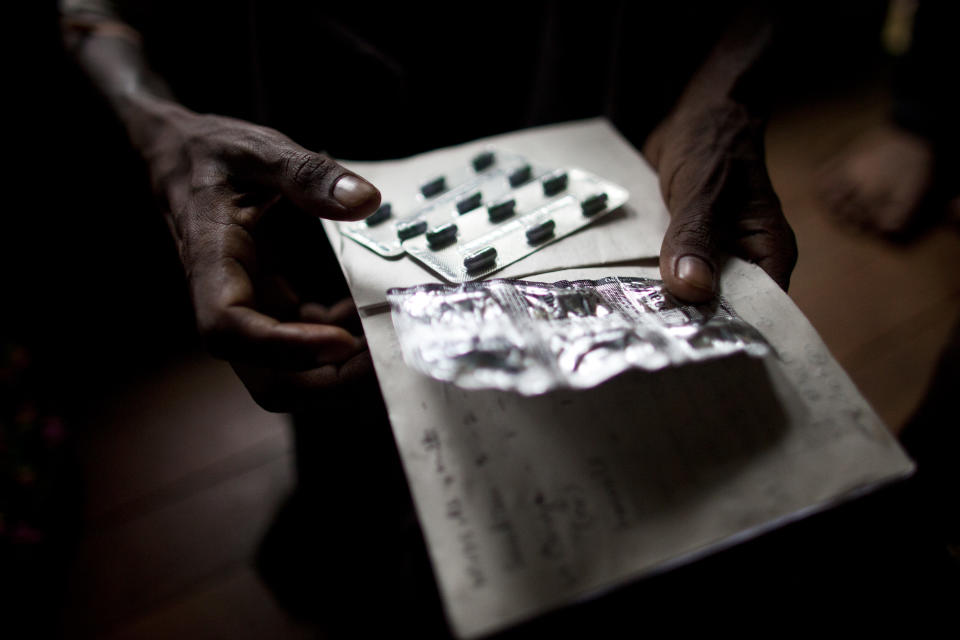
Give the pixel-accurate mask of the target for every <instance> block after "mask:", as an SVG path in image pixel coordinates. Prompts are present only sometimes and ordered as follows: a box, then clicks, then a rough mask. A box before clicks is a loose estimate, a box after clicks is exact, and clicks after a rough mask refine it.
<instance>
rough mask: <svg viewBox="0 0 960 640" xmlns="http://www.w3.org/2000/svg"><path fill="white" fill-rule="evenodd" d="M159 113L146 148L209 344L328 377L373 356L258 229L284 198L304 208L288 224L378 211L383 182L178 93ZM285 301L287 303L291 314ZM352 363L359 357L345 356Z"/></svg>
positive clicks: (244, 358)
mask: <svg viewBox="0 0 960 640" xmlns="http://www.w3.org/2000/svg"><path fill="white" fill-rule="evenodd" d="M154 114H155V116H156V117H155V119H154V121H153V122H154V124H153V125H152V126H151V130H150V135H149V136H148V137H147V141H146V142H145V143H143V144H141V145H139V146H140V148H141V151H142V152H143V155H144V157H145V159H146V161H147V164H148V168H149V171H150V177H151V180H152V183H153V186H154V190H155V192H156V194H157V196H158V197H159V199H160V201H161V203H162V204H163V205H164V210H165V211H166V213H167V220H168V223H169V224H170V227H171V230H172V231H173V235H174V238H175V240H176V243H177V248H178V251H179V254H180V259H181V261H182V262H183V266H184V269H185V271H186V275H187V279H188V283H189V287H190V292H191V295H192V298H193V303H194V307H195V310H196V317H197V324H198V327H199V330H200V333H201V335H202V337H203V339H204V341H205V343H206V344H207V346H208V348H209V350H210V351H211V352H212V353H213V354H214V355H216V356H218V357H222V358H224V359H227V360H229V361H231V363H233V364H234V366H235V368H236V367H237V366H238V365H239V366H240V367H241V368H244V367H247V368H249V367H252V368H255V369H260V370H279V371H288V372H301V374H302V373H305V372H309V371H320V372H322V373H316V374H315V375H314V378H316V379H317V380H318V381H319V382H322V383H323V384H325V385H329V384H335V383H336V382H338V380H339V379H340V377H341V375H347V374H348V373H349V371H352V370H354V369H355V365H356V362H357V361H358V359H359V360H360V361H363V362H365V363H369V354H368V353H367V352H366V346H365V342H364V341H363V339H362V338H360V337H358V335H359V332H358V331H355V332H351V331H350V330H349V329H348V327H346V326H345V325H344V324H343V323H342V322H338V321H337V320H339V318H338V317H334V316H336V314H334V316H331V315H330V314H329V313H328V312H327V311H323V312H320V311H319V310H318V308H316V306H315V305H314V306H310V305H309V303H310V302H311V300H310V298H309V297H304V296H302V295H300V292H299V291H298V290H297V287H296V282H297V281H296V280H291V279H290V278H289V277H288V275H289V274H277V273H272V272H270V271H269V270H268V269H266V268H265V266H266V265H265V264H264V259H263V258H264V255H265V253H266V251H265V247H263V246H261V245H262V241H261V240H260V234H258V233H256V229H257V227H258V223H260V222H261V220H262V219H263V218H264V216H270V215H271V209H274V208H275V205H277V203H278V202H279V201H280V200H281V199H283V200H286V201H289V203H291V204H292V205H294V207H293V208H295V209H298V210H299V211H294V212H293V215H295V216H303V219H302V220H299V221H298V223H297V224H295V225H293V226H291V227H290V228H297V226H298V224H300V223H305V224H307V225H310V224H313V226H315V227H317V226H318V224H317V220H316V218H317V217H322V218H329V219H333V220H358V219H361V218H364V217H366V216H368V215H370V214H371V213H373V212H374V211H375V210H376V209H377V207H378V206H379V204H380V192H379V191H377V189H376V188H375V187H374V186H373V185H372V184H370V183H369V182H367V181H366V180H364V179H363V178H361V177H359V176H357V175H356V174H354V173H352V172H350V171H348V170H346V169H344V168H343V167H341V166H340V165H339V164H337V163H336V162H335V161H333V160H332V159H330V158H329V157H327V156H325V155H320V154H317V153H313V152H311V151H308V150H306V149H304V148H302V147H300V146H298V145H297V144H295V143H294V142H293V141H292V140H290V139H289V138H287V137H286V136H284V135H283V134H281V133H279V132H277V131H275V130H273V129H269V128H266V127H261V126H257V125H253V124H251V123H248V122H243V121H240V120H235V119H232V118H226V117H221V116H213V115H200V114H197V113H193V112H191V111H189V110H187V109H184V108H183V107H180V106H179V105H175V104H172V103H167V104H166V105H162V106H161V107H160V108H158V109H155V112H154ZM293 208H292V209H293ZM275 215H280V214H279V212H278V213H277V214H275ZM286 215H289V214H286ZM317 231H318V233H319V230H317ZM321 241H322V237H321ZM297 275H299V276H303V275H304V274H302V273H301V274H297ZM307 275H308V277H309V278H312V279H313V280H317V279H322V278H323V274H321V273H309V274H307ZM312 284H313V285H315V284H316V283H315V282H314V283H312ZM321 284H322V283H321ZM278 300H282V301H283V303H282V304H281V305H280V307H278V306H277V301H278ZM278 308H284V309H285V311H284V312H283V314H279V313H278V312H277V311H276V309H278ZM350 362H354V365H351V366H349V367H348V366H346V365H347V363H350ZM363 368H364V369H369V367H368V366H367V365H364V367H363Z"/></svg>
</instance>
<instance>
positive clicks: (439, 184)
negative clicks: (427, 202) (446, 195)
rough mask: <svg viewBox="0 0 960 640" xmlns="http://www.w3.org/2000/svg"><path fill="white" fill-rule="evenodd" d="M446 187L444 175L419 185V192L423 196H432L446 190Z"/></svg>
mask: <svg viewBox="0 0 960 640" xmlns="http://www.w3.org/2000/svg"><path fill="white" fill-rule="evenodd" d="M446 189H447V179H446V178H445V177H444V176H440V177H439V178H434V179H433V180H431V181H430V182H426V183H424V184H423V185H421V187H420V193H422V194H423V197H424V198H432V197H433V196H435V195H437V194H438V193H441V192H442V191H446Z"/></svg>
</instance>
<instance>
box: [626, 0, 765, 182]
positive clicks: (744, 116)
mask: <svg viewBox="0 0 960 640" xmlns="http://www.w3.org/2000/svg"><path fill="white" fill-rule="evenodd" d="M775 22H776V18H775V16H774V15H773V12H772V11H771V10H770V9H768V8H766V7H762V6H749V7H747V8H745V9H744V10H743V11H741V12H740V13H739V14H738V15H737V16H736V17H735V18H734V19H733V20H732V21H731V22H730V24H729V25H728V26H727V28H726V29H725V30H724V32H723V33H722V35H721V37H720V38H719V39H718V41H717V43H716V44H715V45H714V46H713V47H712V48H711V50H710V52H709V54H708V55H707V56H706V57H705V58H704V61H703V62H702V63H701V65H700V66H699V68H698V69H697V70H696V72H694V74H693V75H692V76H691V78H690V80H689V81H688V82H687V85H686V87H685V88H684V90H683V92H682V93H681V94H680V96H679V98H678V99H677V101H676V103H675V104H674V107H673V109H672V110H671V112H670V114H669V115H668V116H667V118H666V121H665V122H664V123H662V124H661V126H660V127H659V128H658V130H656V131H655V132H654V133H653V134H652V135H651V136H650V138H648V140H647V143H646V145H645V147H644V154H645V155H646V156H647V158H648V160H649V161H650V162H651V164H653V165H654V167H659V164H660V158H661V152H662V148H663V145H664V144H666V143H667V142H668V140H667V139H666V138H668V137H669V136H668V135H666V134H668V133H669V132H670V131H671V130H674V129H676V128H678V127H684V126H685V125H684V121H690V120H695V121H698V122H699V123H700V126H701V127H702V126H704V123H706V122H711V121H714V122H715V125H716V126H714V127H710V129H711V131H704V133H705V134H708V135H709V134H710V133H717V132H722V131H734V130H737V129H740V128H742V126H743V125H744V124H745V122H746V121H747V120H750V121H752V122H753V123H754V125H761V124H762V123H763V121H764V120H765V118H766V114H767V111H768V100H767V97H768V96H767V92H766V88H767V87H766V85H767V82H766V81H765V80H766V79H765V69H766V68H767V67H768V64H769V59H770V57H771V56H772V55H773V48H774V31H775V29H774V24H775ZM710 114H712V115H710ZM731 119H733V120H736V121H737V122H736V123H733V122H729V121H730V120H731ZM729 125H736V126H729Z"/></svg>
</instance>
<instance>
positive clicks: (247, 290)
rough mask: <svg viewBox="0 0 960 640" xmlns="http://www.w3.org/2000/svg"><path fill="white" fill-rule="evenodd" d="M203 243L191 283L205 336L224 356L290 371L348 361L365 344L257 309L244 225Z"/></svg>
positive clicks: (338, 332) (322, 327)
mask: <svg viewBox="0 0 960 640" xmlns="http://www.w3.org/2000/svg"><path fill="white" fill-rule="evenodd" d="M216 232H217V234H218V235H217V236H216V238H215V239H211V240H208V242H207V243H205V244H202V245H201V246H202V249H200V250H201V251H202V252H203V253H204V255H200V256H196V257H195V258H194V259H193V260H192V263H191V265H190V269H189V272H190V282H191V289H192V293H193V298H194V305H195V307H196V311H197V322H198V325H199V329H200V333H201V335H202V336H203V337H204V339H205V341H206V342H207V345H208V348H209V349H210V351H211V352H212V353H213V354H214V355H216V356H219V357H222V358H225V359H229V360H238V361H243V362H250V363H257V364H260V365H263V366H273V367H280V368H285V369H307V368H312V367H316V366H317V365H318V364H327V363H330V362H342V361H345V360H347V359H349V358H350V357H352V356H353V355H355V354H356V353H357V352H358V351H359V350H360V349H361V348H362V346H361V345H362V343H361V341H359V340H358V339H357V338H355V337H354V336H352V335H350V333H349V332H348V331H345V330H344V329H342V328H340V327H333V326H326V325H318V324H312V323H307V322H280V321H278V320H277V319H275V318H272V317H270V316H268V315H266V314H265V313H262V312H261V311H260V310H259V307H258V306H257V301H256V296H255V292H254V287H253V283H252V280H251V273H253V274H255V273H256V264H255V259H254V256H255V255H256V253H255V251H254V247H253V246H252V242H253V240H252V238H251V237H250V235H249V233H248V232H247V231H246V230H245V229H243V228H242V227H240V226H239V225H227V226H221V227H217V230H216Z"/></svg>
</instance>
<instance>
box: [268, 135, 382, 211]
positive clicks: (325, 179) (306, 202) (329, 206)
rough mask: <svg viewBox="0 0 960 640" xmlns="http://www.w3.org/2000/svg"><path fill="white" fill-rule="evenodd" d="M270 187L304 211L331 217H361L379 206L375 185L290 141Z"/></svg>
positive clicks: (282, 154) (327, 157)
mask: <svg viewBox="0 0 960 640" xmlns="http://www.w3.org/2000/svg"><path fill="white" fill-rule="evenodd" d="M271 186H273V187H275V188H276V189H277V190H278V191H279V192H280V193H281V194H283V196H284V197H286V198H287V199H288V200H290V201H291V202H293V203H294V204H295V205H296V206H297V207H299V208H300V209H302V210H303V211H306V212H307V213H310V214H313V215H316V216H319V217H321V218H329V219H331V220H360V219H362V218H366V217H367V216H368V215H370V214H371V213H373V212H374V211H376V210H377V207H379V206H380V192H379V191H378V190H377V188H376V187H375V186H373V185H372V184H370V183H369V182H367V181H366V180H364V179H363V178H361V177H360V176H358V175H357V174H355V173H353V172H352V171H348V170H347V169H344V168H343V167H342V166H340V165H339V164H338V163H337V162H336V161H335V160H333V159H332V158H330V156H327V155H325V154H321V153H314V152H312V151H308V150H307V149H304V148H302V147H299V146H297V145H293V144H291V145H290V147H289V148H288V149H285V150H284V151H283V152H282V153H281V157H280V161H279V164H278V170H276V171H274V172H273V173H272V179H271Z"/></svg>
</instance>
